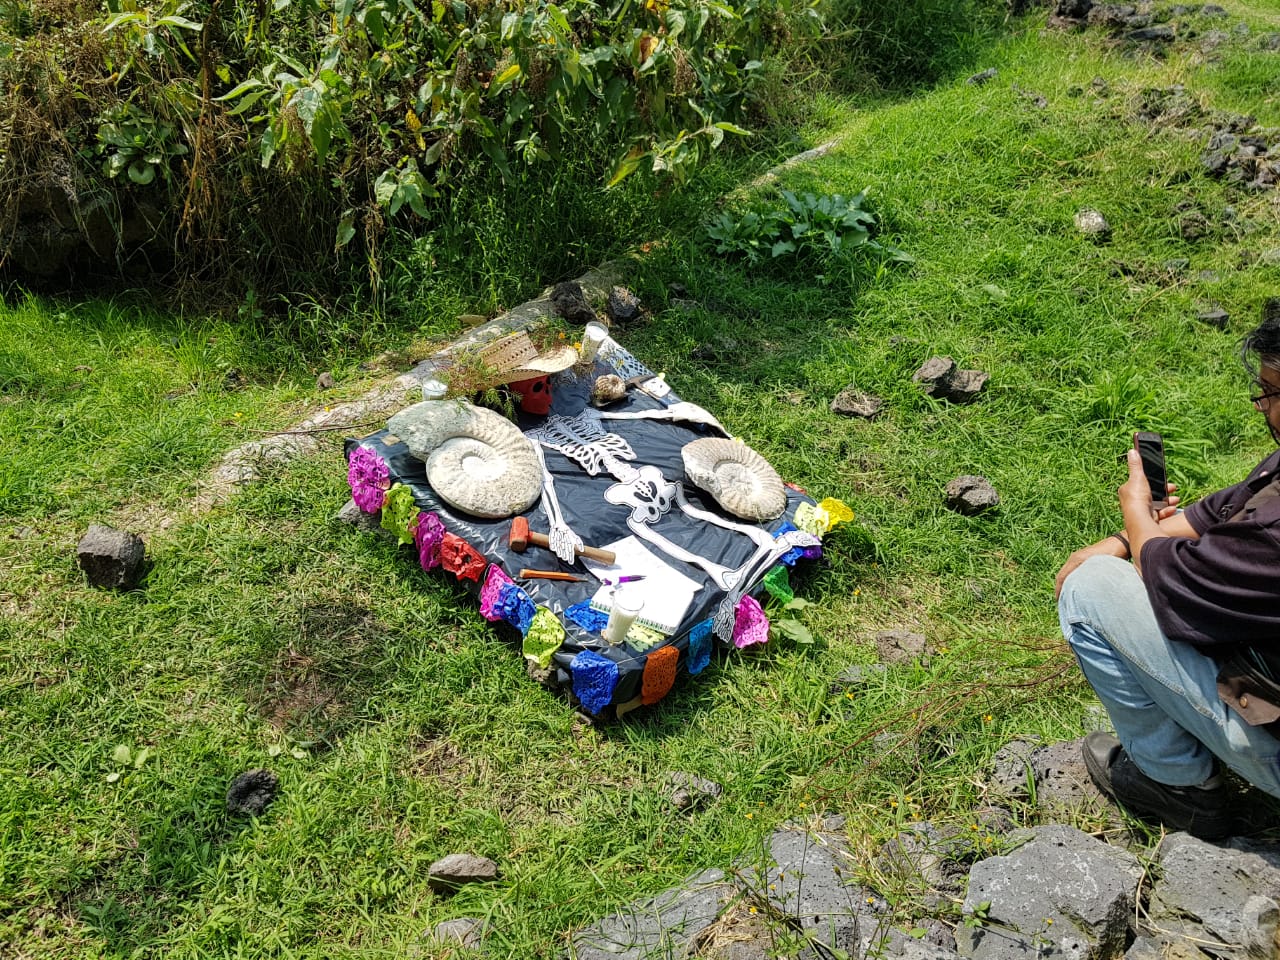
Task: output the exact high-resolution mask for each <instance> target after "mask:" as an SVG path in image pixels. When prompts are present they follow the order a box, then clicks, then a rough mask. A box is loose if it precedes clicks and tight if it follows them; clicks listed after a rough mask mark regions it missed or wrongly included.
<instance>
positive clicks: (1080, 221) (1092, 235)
mask: <svg viewBox="0 0 1280 960" xmlns="http://www.w3.org/2000/svg"><path fill="white" fill-rule="evenodd" d="M1075 224H1076V229H1077V230H1079V231H1080V233H1081V234H1082V235H1084V236H1086V237H1088V238H1089V239H1091V240H1096V241H1098V242H1102V241H1104V240H1106V239H1108V238H1109V237H1110V236H1111V224H1109V223H1107V218H1106V217H1104V216H1103V215H1102V213H1101V212H1100V211H1098V210H1094V209H1093V208H1091V207H1085V208H1084V209H1082V210H1078V211H1077V212H1076V216H1075Z"/></svg>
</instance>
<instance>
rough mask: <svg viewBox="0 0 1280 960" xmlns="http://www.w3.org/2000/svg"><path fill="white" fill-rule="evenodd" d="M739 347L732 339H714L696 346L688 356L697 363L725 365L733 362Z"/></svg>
mask: <svg viewBox="0 0 1280 960" xmlns="http://www.w3.org/2000/svg"><path fill="white" fill-rule="evenodd" d="M741 346H742V345H741V344H740V343H738V341H737V340H735V339H733V337H715V338H713V339H711V340H708V341H707V342H706V343H700V344H698V346H696V347H694V348H693V351H692V352H691V353H690V354H689V356H690V358H692V359H694V360H697V361H698V362H699V363H727V362H730V361H732V360H733V358H734V357H735V356H736V355H737V353H738V351H739V350H740V349H741Z"/></svg>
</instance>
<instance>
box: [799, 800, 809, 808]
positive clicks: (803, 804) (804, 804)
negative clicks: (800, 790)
mask: <svg viewBox="0 0 1280 960" xmlns="http://www.w3.org/2000/svg"><path fill="white" fill-rule="evenodd" d="M807 806H808V804H807V803H805V802H804V801H803V800H801V801H800V809H801V810H803V809H804V808H805V807H807Z"/></svg>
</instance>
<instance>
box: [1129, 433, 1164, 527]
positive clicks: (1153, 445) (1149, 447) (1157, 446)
mask: <svg viewBox="0 0 1280 960" xmlns="http://www.w3.org/2000/svg"><path fill="white" fill-rule="evenodd" d="M1133 448H1134V449H1135V450H1137V451H1138V456H1140V457H1141V458H1142V472H1143V473H1145V474H1146V475H1147V485H1148V486H1149V487H1151V509H1152V510H1163V509H1164V508H1165V507H1167V506H1168V505H1169V477H1168V474H1167V472H1166V471H1165V468H1164V439H1163V438H1162V437H1161V436H1160V434H1158V433H1135V434H1134V435H1133Z"/></svg>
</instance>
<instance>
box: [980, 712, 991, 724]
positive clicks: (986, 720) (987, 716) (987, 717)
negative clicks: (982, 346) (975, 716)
mask: <svg viewBox="0 0 1280 960" xmlns="http://www.w3.org/2000/svg"><path fill="white" fill-rule="evenodd" d="M982 722H983V723H990V722H991V714H989V713H987V714H984V715H983V717H982Z"/></svg>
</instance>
